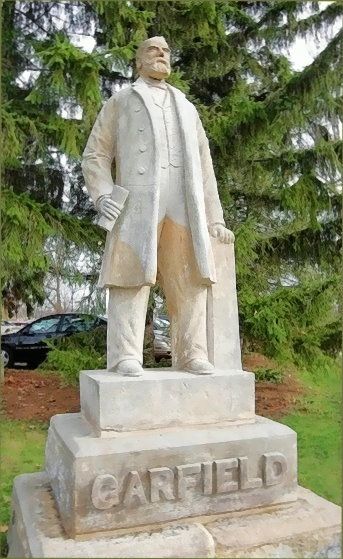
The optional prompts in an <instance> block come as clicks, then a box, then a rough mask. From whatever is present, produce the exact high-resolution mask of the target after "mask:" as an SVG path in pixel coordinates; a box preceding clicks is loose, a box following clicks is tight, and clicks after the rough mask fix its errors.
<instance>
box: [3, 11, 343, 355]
mask: <svg viewBox="0 0 343 559" xmlns="http://www.w3.org/2000/svg"><path fill="white" fill-rule="evenodd" d="M320 4H321V5H319V3H317V2H293V1H287V2H285V1H282V0H271V1H269V2H233V1H231V2H224V1H222V2H220V1H219V2H216V1H214V0H184V1H182V2H180V1H176V2H174V1H173V2H165V1H159V2H154V1H145V2H138V1H130V2H126V1H119V0H118V1H105V0H97V1H89V2H73V3H68V2H64V3H55V2H41V3H38V2H16V3H14V2H5V3H4V6H3V127H4V131H5V138H4V178H5V184H6V186H7V187H8V188H9V189H11V194H10V195H9V200H10V202H8V207H9V208H10V209H11V211H13V200H14V199H15V200H18V196H23V195H22V194H21V193H22V192H24V193H25V194H24V196H23V198H22V199H20V202H19V203H20V208H22V206H23V205H24V206H25V204H26V203H30V204H33V205H34V206H32V207H34V208H35V210H37V215H38V214H39V213H40V212H41V213H40V215H41V216H42V219H43V222H44V223H45V224H46V218H47V219H48V223H47V226H49V227H52V228H53V227H54V224H55V222H54V224H53V225H52V224H51V221H49V219H50V218H49V216H50V215H53V214H52V213H49V212H57V211H59V212H60V214H59V215H60V216H61V226H60V227H61V229H60V231H61V233H62V234H63V235H66V236H67V237H68V238H69V239H70V240H71V241H74V242H76V243H77V244H79V245H80V246H82V242H85V243H88V242H89V241H90V242H91V243H93V249H94V250H95V251H96V244H97V242H100V241H99V239H100V238H101V242H102V239H103V237H101V235H100V232H97V229H96V228H95V227H93V229H89V231H92V232H91V234H87V235H86V237H87V238H86V239H85V238H83V240H82V236H81V237H80V233H81V232H86V231H88V227H89V228H91V226H90V225H86V224H85V225H83V222H81V220H80V218H81V217H83V218H84V217H87V218H90V219H91V218H92V217H93V216H94V213H93V209H92V207H91V205H90V203H89V200H88V197H87V196H86V194H85V193H84V191H83V188H82V187H83V181H82V177H81V175H80V168H79V163H80V155H81V153H82V150H83V147H84V145H85V142H86V139H87V137H88V134H89V132H90V129H91V126H92V124H93V122H94V119H95V116H96V114H97V112H98V110H99V108H100V106H101V103H102V101H104V100H106V99H107V98H108V97H109V96H110V95H111V94H112V93H113V92H114V91H115V90H116V89H118V88H119V87H122V86H125V85H126V84H128V83H130V82H131V81H133V80H134V79H135V69H134V53H135V49H136V47H137V45H138V44H139V43H140V41H141V40H143V39H145V38H146V37H148V36H153V35H164V36H165V37H166V39H167V41H168V42H169V44H170V46H171V48H172V52H173V67H174V71H173V73H172V75H171V78H170V81H171V83H172V84H173V85H176V86H177V87H179V88H180V89H182V90H183V91H185V92H186V93H187V94H188V97H189V98H190V99H191V100H192V101H193V102H194V103H195V104H196V106H197V108H198V110H199V112H200V114H201V117H202V120H203V123H204V126H205V128H206V131H207V134H208V137H209V139H210V144H211V151H212V156H213V159H214V164H215V170H216V175H217V178H218V185H219V192H220V197H221V201H222V204H223V207H224V213H225V218H226V222H227V225H228V226H229V227H230V228H232V229H233V230H234V232H235V234H236V259H237V274H238V275H237V279H238V290H239V305H240V314H241V330H242V332H243V339H244V341H245V343H246V344H247V346H248V347H250V348H259V347H261V349H263V351H266V352H269V353H270V354H277V355H280V354H282V355H284V356H288V357H290V356H294V355H295V354H297V353H302V354H303V353H304V352H306V353H309V354H311V353H313V351H319V350H325V351H335V349H337V342H338V339H339V337H338V330H339V317H338V277H339V275H338V273H339V251H340V212H341V193H340V180H341V179H340V177H341V172H342V157H341V156H342V139H341V137H340V133H339V131H340V124H339V117H340V116H341V111H342V91H341V89H340V87H341V82H342V70H341V69H342V60H341V54H342V31H338V33H336V35H332V34H330V29H331V28H332V26H333V25H334V24H335V23H337V22H339V21H341V20H342V14H343V5H342V3H340V2H331V3H327V4H325V3H320ZM323 5H324V7H323ZM54 14H55V15H54ZM58 18H60V19H58ZM78 34H83V35H87V34H88V35H89V36H90V37H92V38H93V39H94V45H95V46H94V50H93V51H92V52H91V53H89V52H86V51H85V50H83V49H82V48H80V47H79V46H78V45H77V41H76V39H77V37H78ZM320 34H326V38H327V44H326V46H325V48H324V50H322V52H320V54H318V56H317V57H316V59H315V60H314V61H313V63H312V64H310V65H309V66H308V67H306V68H305V69H304V70H303V71H301V72H297V71H294V70H293V69H292V67H291V65H290V62H289V60H288V58H287V57H286V56H285V49H286V48H287V47H289V46H290V45H291V44H292V43H293V41H294V40H295V39H296V38H297V37H299V36H301V37H308V38H312V40H315V39H316V37H319V36H320ZM26 70H30V72H31V73H30V78H29V79H25V80H24V81H20V80H23V72H24V71H26ZM63 112H64V113H65V114H67V118H64V117H63ZM81 112H82V119H80V113H81ZM65 161H67V165H66V164H65ZM66 190H67V191H68V202H67V203H66V202H64V200H63V195H64V196H65V194H66ZM27 195H28V196H29V198H28V197H27ZM11 200H12V202H11ZM28 201H29V202H28ZM37 203H41V204H43V205H42V206H38V205H37ZM17 204H18V202H17ZM46 204H48V206H49V212H48V211H47V210H46V208H47V206H46ZM18 207H19V206H18ZM25 207H26V206H25ZM43 209H44V210H43ZM42 210H43V213H42ZM62 211H63V212H64V213H61V212H62ZM8 213H9V212H8V211H7V213H6V214H5V215H6V216H8ZM54 215H56V214H54ZM10 218H11V212H10ZM64 219H66V220H72V222H73V223H77V225H78V227H76V228H75V230H74V229H73V228H69V229H68V227H67V226H66V227H64V222H63V220H64ZM5 223H9V229H10V230H12V229H13V227H12V226H13V222H11V221H6V220H5ZM37 223H38V221H37ZM68 223H69V222H68ZM81 223H82V225H81ZM35 231H36V232H37V231H38V235H39V234H40V235H41V238H43V237H44V235H46V233H45V232H44V231H43V228H42V226H40V229H39V227H38V229H37V230H36V229H35ZM39 231H40V233H39ZM76 233H78V234H76ZM30 234H32V231H31V233H30ZM49 234H51V230H50V232H49ZM11 242H12V241H9V245H8V247H9V248H8V251H7V254H12V252H11ZM38 244H39V243H38ZM42 246H43V245H42ZM99 247H100V248H101V245H99ZM16 250H18V248H16ZM37 251H38V252H37V255H38V254H39V257H40V258H41V259H42V261H43V258H44V253H43V251H42V250H40V251H39V249H38V248H37ZM14 252H16V251H14ZM24 252H25V251H23V254H24ZM30 254H31V253H30ZM9 257H10V258H12V260H13V256H9ZM31 270H32V276H30V277H29V278H28V279H27V282H26V284H27V285H28V286H29V288H28V289H29V290H30V289H31V288H32V285H36V284H37V285H38V284H39V282H40V280H41V278H42V275H44V272H45V270H46V268H44V266H40V265H38V266H37V265H36V264H34V265H33V266H31ZM34 270H36V271H37V274H38V277H37V278H35V279H34ZM11 274H12V275H9V276H8V277H9V278H13V277H16V275H15V274H16V272H15V270H14V267H12V268H11ZM13 274H14V275H13ZM39 274H40V275H39ZM17 275H18V274H17ZM19 276H20V274H19V275H18V277H19ZM31 278H32V279H34V281H33V283H31ZM8 281H10V280H8ZM11 281H13V280H11ZM35 282H36V283H35ZM6 285H7V284H6V283H5V286H6ZM40 285H41V284H40ZM19 293H20V295H21V296H22V293H23V290H21V291H20V290H19ZM31 293H33V291H32V290H31ZM338 343H339V342H338Z"/></svg>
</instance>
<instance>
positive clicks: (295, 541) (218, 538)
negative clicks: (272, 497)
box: [206, 487, 341, 558]
mask: <svg viewBox="0 0 343 559" xmlns="http://www.w3.org/2000/svg"><path fill="white" fill-rule="evenodd" d="M206 528H207V530H208V531H209V532H210V534H212V536H213V538H214V541H215V544H216V553H217V555H219V556H220V557H246V558H248V557H249V558H250V557H259V558H262V557H275V558H278V557H285V558H286V557H287V558H288V557H327V558H328V557H341V553H340V551H341V550H340V547H341V546H340V542H341V508H340V507H338V506H337V505H335V504H333V503H330V502H329V501H327V500H326V499H323V498H322V497H319V496H318V495H316V494H315V493H312V491H309V490H308V489H304V488H301V487H300V488H299V490H298V499H297V501H296V502H294V503H289V504H287V505H282V506H280V507H270V508H268V509H264V510H261V511H258V510H252V511H246V512H245V513H244V517H242V516H241V515H239V516H238V515H232V516H230V518H222V519H220V520H216V521H214V522H209V523H206Z"/></svg>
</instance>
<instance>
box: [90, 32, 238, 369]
mask: <svg viewBox="0 0 343 559" xmlns="http://www.w3.org/2000/svg"><path fill="white" fill-rule="evenodd" d="M136 64H137V71H138V73H139V78H138V80H137V81H136V82H135V83H133V84H132V85H131V86H130V87H128V88H125V89H122V90H120V91H118V92H117V93H115V94H114V95H113V96H112V97H111V98H110V99H109V101H108V102H107V103H106V104H105V105H104V107H103V108H102V110H101V112H100V114H99V116H98V118H97V120H96V122H95V125H94V127H93V130H92V132H91V135H90V137H89V139H88V143H87V146H86V149H85V151H84V158H83V164H82V168H83V173H84V177H85V182H86V186H87V188H88V191H89V193H90V195H91V197H92V199H93V200H94V202H95V205H96V207H97V209H98V211H99V213H100V214H101V215H102V216H104V217H106V218H108V219H117V221H116V223H115V225H114V227H113V230H112V231H110V232H109V233H108V235H107V241H106V247H105V253H104V259H103V265H102V269H101V273H100V279H99V286H101V287H108V288H109V308H108V337H107V368H108V370H110V371H114V372H116V373H119V374H122V375H128V376H139V375H140V374H141V373H142V360H143V359H142V353H143V337H144V327H145V316H146V310H147V303H148V297H149V290H150V286H152V285H154V284H155V282H156V279H157V280H158V281H159V282H160V284H161V286H162V288H163V290H164V293H165V296H166V300H167V306H168V312H169V315H170V318H171V334H172V352H173V360H174V364H175V366H176V367H177V368H178V369H181V370H186V371H190V372H192V373H195V374H210V373H211V371H212V370H213V365H212V364H211V363H210V362H209V360H208V354H207V339H206V297H207V286H208V285H210V284H212V283H214V282H215V281H216V273H215V265H214V259H213V254H212V249H211V242H210V237H209V235H212V236H213V237H217V238H218V239H219V240H220V241H222V242H224V243H230V242H233V241H234V236H233V233H232V232H231V231H229V230H228V229H226V228H225V223H224V219H223V212H222V208H221V205H220V201H219V197H218V192H217V184H216V179H215V176H214V171H213V166H212V160H211V155H210V151H209V146H208V141H207V138H206V135H205V132H204V129H203V127H202V124H201V122H200V119H199V116H198V113H197V111H196V109H195V107H194V105H192V103H190V102H189V101H188V100H187V99H186V97H185V95H184V94H183V93H182V92H181V91H180V90H178V89H176V88H175V87H172V86H170V85H169V84H167V83H166V82H165V81H164V80H165V79H166V78H168V76H169V74H170V50H169V47H168V45H167V43H166V41H165V39H164V38H163V37H153V38H151V39H147V40H146V41H144V42H143V43H142V44H141V45H140V46H139V48H138V51H137V58H136ZM113 159H114V160H115V168H116V179H115V182H113V180H112V175H111V164H112V162H113ZM115 185H119V186H121V187H123V188H124V189H126V190H127V191H128V197H127V200H126V202H125V204H124V206H123V204H122V203H121V201H117V200H116V196H115V192H116V191H115V188H116V187H115Z"/></svg>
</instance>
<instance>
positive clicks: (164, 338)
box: [153, 315, 171, 363]
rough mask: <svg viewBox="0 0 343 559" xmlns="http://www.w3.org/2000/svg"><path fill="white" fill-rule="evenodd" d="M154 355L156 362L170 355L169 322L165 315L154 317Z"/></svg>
mask: <svg viewBox="0 0 343 559" xmlns="http://www.w3.org/2000/svg"><path fill="white" fill-rule="evenodd" d="M153 329H154V355H155V360H156V361H157V363H158V362H159V361H160V360H161V359H169V358H170V357H171V341H170V322H169V319H168V317H167V316H166V315H158V316H155V318H154V323H153Z"/></svg>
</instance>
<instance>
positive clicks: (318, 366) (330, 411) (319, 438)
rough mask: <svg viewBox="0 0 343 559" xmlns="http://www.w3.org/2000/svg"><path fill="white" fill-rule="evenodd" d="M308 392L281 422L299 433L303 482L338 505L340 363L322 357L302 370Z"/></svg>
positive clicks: (340, 418) (300, 466)
mask: <svg viewBox="0 0 343 559" xmlns="http://www.w3.org/2000/svg"><path fill="white" fill-rule="evenodd" d="M298 375H299V379H300V380H301V382H302V383H303V385H304V387H305V390H306V395H305V396H304V397H303V398H302V400H301V401H300V403H299V406H298V409H297V410H296V411H294V412H293V413H291V414H289V415H286V416H284V417H283V418H282V419H281V422H282V423H284V424H286V425H288V426H289V427H291V428H292V429H294V431H296V432H297V433H298V459H299V464H298V478H299V484H300V485H303V486H304V487H307V488H308V489H311V490H312V491H314V492H315V493H317V494H318V495H320V496H322V497H324V498H326V499H328V500H329V501H332V502H334V503H336V504H338V505H340V504H341V502H342V490H341V487H342V480H341V478H342V476H341V473H342V470H341V437H342V435H341V420H342V417H341V395H342V389H341V386H342V379H341V372H340V367H339V365H338V363H337V362H334V361H333V360H330V359H328V358H319V359H317V360H316V361H314V362H313V363H312V364H311V366H310V367H301V369H300V370H299V372H298Z"/></svg>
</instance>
